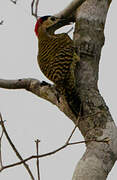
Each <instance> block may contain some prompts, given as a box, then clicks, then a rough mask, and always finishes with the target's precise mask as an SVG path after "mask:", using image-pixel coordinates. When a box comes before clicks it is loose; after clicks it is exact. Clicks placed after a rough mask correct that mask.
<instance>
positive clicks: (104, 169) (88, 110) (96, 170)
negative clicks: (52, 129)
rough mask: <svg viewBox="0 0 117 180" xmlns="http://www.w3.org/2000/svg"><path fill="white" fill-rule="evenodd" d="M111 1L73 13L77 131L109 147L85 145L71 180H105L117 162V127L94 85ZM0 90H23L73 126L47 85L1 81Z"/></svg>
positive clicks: (96, 0)
mask: <svg viewBox="0 0 117 180" xmlns="http://www.w3.org/2000/svg"><path fill="white" fill-rule="evenodd" d="M76 2H78V3H79V2H80V3H82V2H84V0H81V1H80V0H74V1H73V3H72V4H73V17H74V15H75V13H74V11H75V8H74V3H76ZM110 2H111V0H87V1H85V2H84V3H83V4H82V5H81V6H80V7H79V8H78V10H77V12H76V26H75V32H74V44H75V48H76V52H77V53H78V55H79V56H80V58H81V59H80V62H79V63H78V64H77V67H76V70H75V74H76V80H77V89H78V93H79V96H80V98H81V101H82V106H83V108H82V114H83V116H84V117H85V118H80V120H79V122H78V128H79V130H80V131H81V133H82V135H83V136H84V138H85V140H94V139H97V140H102V139H104V138H106V137H108V138H110V141H109V144H106V143H102V142H100V143H99V142H95V141H92V142H90V143H87V144H86V152H85V153H84V155H83V157H82V158H81V160H80V161H79V162H78V164H77V166H76V169H75V172H74V175H73V179H72V180H85V179H86V180H105V179H106V178H107V176H108V173H109V172H110V170H111V169H112V167H113V165H114V163H115V161H116V159H117V128H116V126H115V123H114V121H113V119H112V117H111V115H110V112H109V109H108V107H107V106H106V104H105V102H104V100H103V98H102V96H101V95H100V93H99V90H98V85H97V83H98V71H99V61H100V54H101V49H102V46H103V44H104V26H105V21H106V16H107V12H108V8H109V5H110ZM77 5H78V4H77ZM71 9H72V5H70V6H68V7H67V8H66V9H65V11H61V12H60V13H59V14H58V16H62V17H65V16H70V17H71V16H72V15H71V14H69V12H70V13H71ZM68 14H69V15H68ZM56 16H57V15H56ZM68 18H69V17H68ZM0 87H2V88H8V89H20V88H24V89H26V90H28V91H30V92H32V93H34V94H36V95H37V96H39V97H41V98H44V99H46V100H47V101H50V102H51V103H53V104H54V105H56V106H57V107H58V108H59V109H60V110H61V111H63V112H64V113H65V114H66V115H67V116H68V117H69V118H70V119H71V120H72V121H73V122H74V123H76V118H75V116H74V115H73V114H72V112H71V111H70V109H69V107H68V105H67V102H66V101H65V99H64V97H62V96H61V97H59V100H60V102H59V103H58V101H57V98H58V95H57V93H56V90H55V88H54V86H51V85H50V84H46V83H45V84H44V83H40V82H39V81H38V80H36V79H30V78H29V79H20V80H10V81H9V80H2V79H0ZM76 158H77V157H76Z"/></svg>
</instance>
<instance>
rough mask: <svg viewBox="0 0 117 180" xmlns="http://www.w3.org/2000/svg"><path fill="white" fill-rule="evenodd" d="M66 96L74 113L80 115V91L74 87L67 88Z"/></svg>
mask: <svg viewBox="0 0 117 180" xmlns="http://www.w3.org/2000/svg"><path fill="white" fill-rule="evenodd" d="M65 98H66V100H67V102H68V105H69V107H70V109H71V110H72V112H73V114H75V116H76V117H78V114H79V112H80V106H81V100H80V97H79V96H78V93H77V92H76V90H75V88H74V89H66V90H65Z"/></svg>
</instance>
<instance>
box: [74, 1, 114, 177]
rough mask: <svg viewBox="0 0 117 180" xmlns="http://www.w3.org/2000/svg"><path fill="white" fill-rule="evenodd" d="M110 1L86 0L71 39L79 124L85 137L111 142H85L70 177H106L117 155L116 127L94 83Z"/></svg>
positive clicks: (96, 77)
mask: <svg viewBox="0 0 117 180" xmlns="http://www.w3.org/2000/svg"><path fill="white" fill-rule="evenodd" d="M109 5H110V1H107V0H88V1H86V2H84V3H83V4H82V5H81V7H80V8H79V9H78V10H77V14H76V17H77V22H76V26H75V33H74V43H75V48H76V51H77V52H78V55H79V56H80V62H79V64H78V65H77V68H76V72H75V73H76V79H77V88H78V93H79V95H80V98H81V100H82V104H83V115H84V116H87V118H85V119H80V120H79V124H78V127H79V129H80V131H81V133H82V135H83V136H84V138H85V140H89V139H102V138H104V137H109V138H110V143H109V144H105V143H97V142H90V143H88V144H86V152H85V153H84V155H83V157H82V158H81V160H80V161H79V162H78V164H77V166H76V169H75V172H74V175H73V179H72V180H85V179H86V180H105V179H106V178H107V175H108V173H109V172H110V170H111V169H112V167H113V165H114V163H115V161H116V158H117V148H116V147H117V128H116V126H115V123H114V121H113V119H112V117H111V115H110V112H109V109H108V107H107V106H106V104H105V102H104V100H103V98H102V96H101V95H100V93H99V90H98V85H97V83H98V72H99V61H100V54H101V49H102V46H103V44H104V26H105V21H106V16H107V12H108V8H109ZM97 112H99V113H97ZM95 113H97V114H96V115H95V116H91V117H90V114H95Z"/></svg>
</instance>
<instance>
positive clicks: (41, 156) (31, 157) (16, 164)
mask: <svg viewBox="0 0 117 180" xmlns="http://www.w3.org/2000/svg"><path fill="white" fill-rule="evenodd" d="M110 140H111V139H109V138H108V137H106V138H104V139H102V140H88V141H79V142H73V143H68V144H64V145H63V146H61V147H59V148H57V149H56V150H54V151H51V152H49V153H45V154H41V155H38V156H30V157H28V158H26V159H24V160H22V161H20V162H17V163H14V164H10V165H7V166H4V169H7V168H10V167H14V166H18V165H21V164H22V163H24V162H26V161H29V160H32V159H35V158H37V157H38V158H43V157H47V156H50V155H53V154H55V153H57V152H59V151H61V150H62V149H64V148H66V147H67V146H69V145H75V144H81V143H89V142H103V143H107V144H108V143H109V141H110Z"/></svg>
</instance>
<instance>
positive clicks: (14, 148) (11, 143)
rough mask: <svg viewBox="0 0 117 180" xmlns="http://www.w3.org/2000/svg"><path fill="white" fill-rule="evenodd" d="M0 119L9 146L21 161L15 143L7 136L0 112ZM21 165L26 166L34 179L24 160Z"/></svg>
mask: <svg viewBox="0 0 117 180" xmlns="http://www.w3.org/2000/svg"><path fill="white" fill-rule="evenodd" d="M0 119H1V126H2V129H3V132H4V134H5V136H6V138H7V140H8V142H9V144H10V145H11V147H12V149H13V151H14V152H15V154H16V155H17V157H18V158H19V159H20V160H21V161H23V158H22V157H21V155H20V154H19V152H18V151H17V149H16V147H15V145H14V144H13V142H12V140H11V139H10V137H9V135H8V133H7V131H6V128H5V126H4V121H3V119H2V115H1V114H0ZM23 165H24V167H25V168H26V170H27V171H28V173H29V175H30V177H31V179H32V180H34V177H33V174H32V172H31V170H30V168H29V167H28V165H27V164H26V163H25V162H23ZM3 169H5V168H4V166H3V168H2V169H1V170H3Z"/></svg>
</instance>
